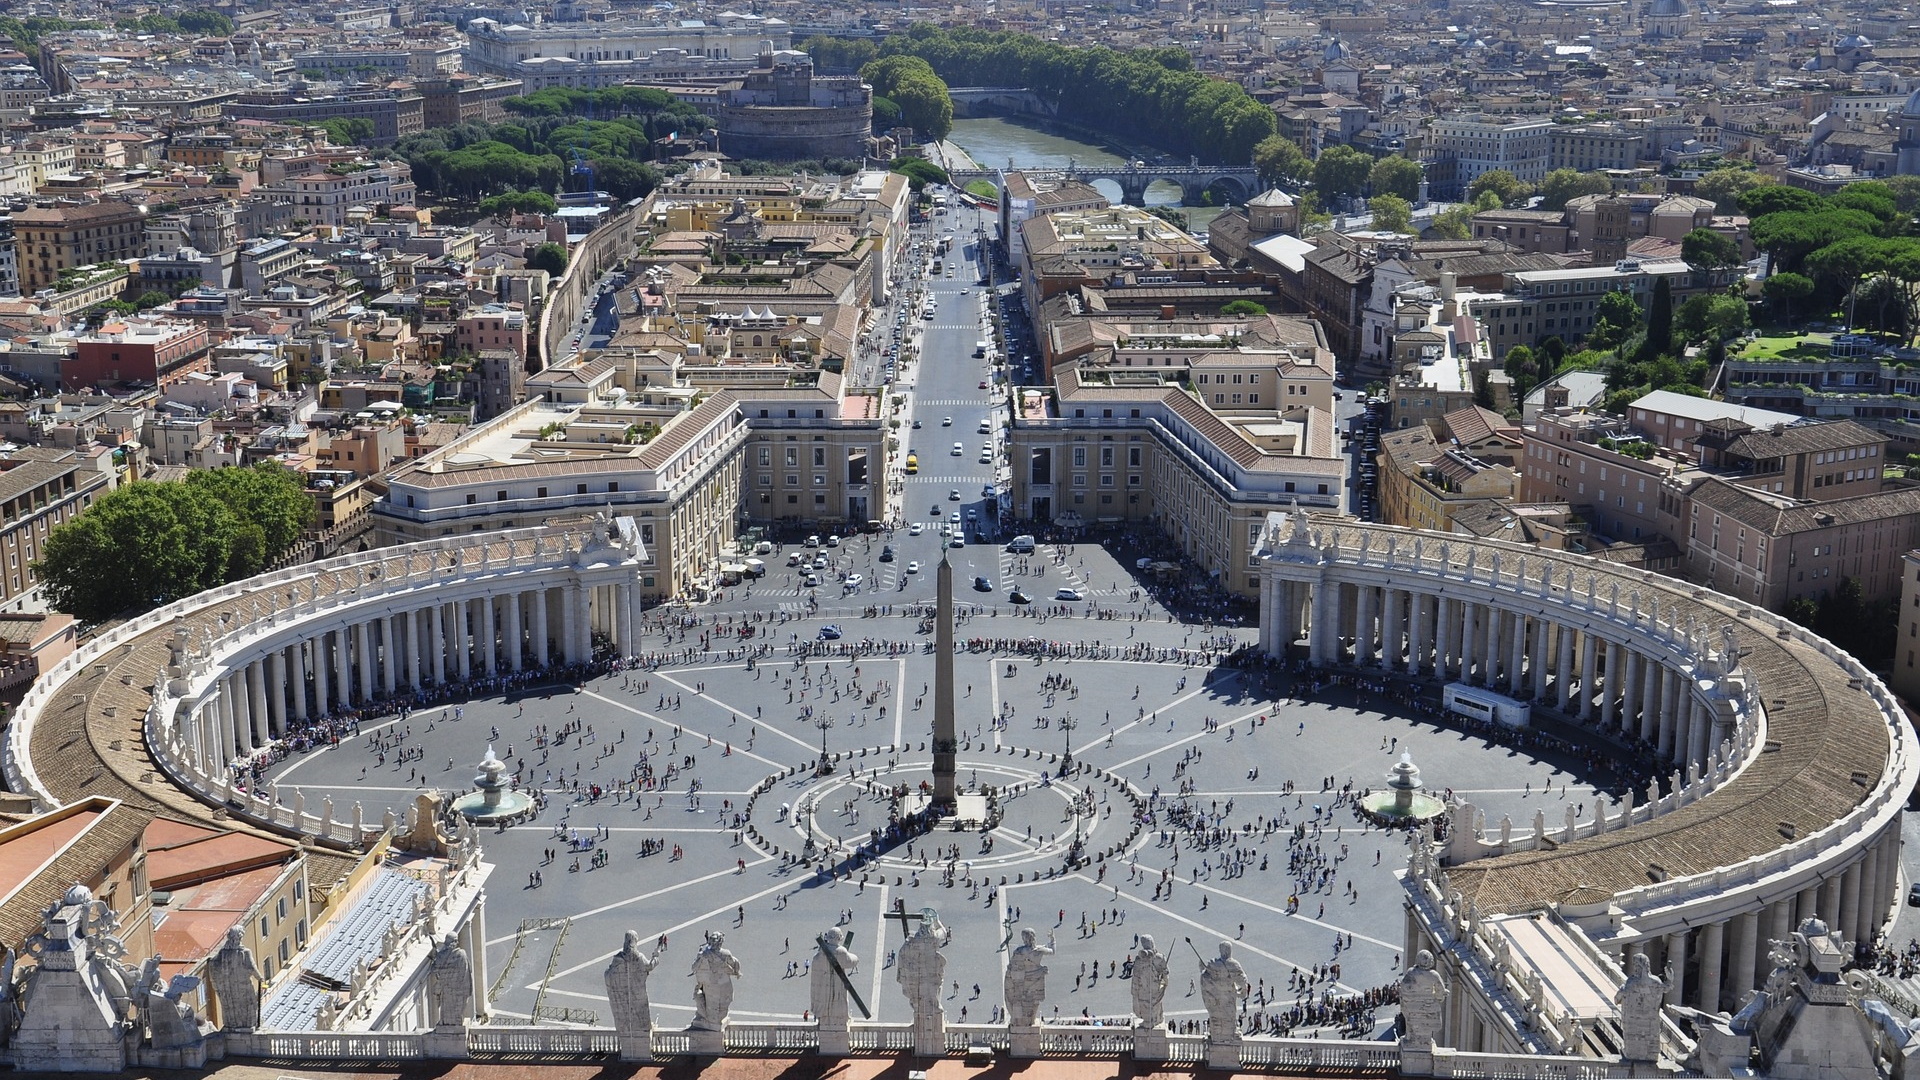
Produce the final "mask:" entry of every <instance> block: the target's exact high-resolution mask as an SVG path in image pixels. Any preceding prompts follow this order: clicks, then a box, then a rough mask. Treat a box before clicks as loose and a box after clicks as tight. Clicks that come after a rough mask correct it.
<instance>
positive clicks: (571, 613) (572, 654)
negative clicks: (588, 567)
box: [560, 581, 587, 664]
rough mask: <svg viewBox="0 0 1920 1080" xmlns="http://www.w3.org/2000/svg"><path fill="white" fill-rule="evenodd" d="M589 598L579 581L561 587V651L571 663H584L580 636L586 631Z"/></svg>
mask: <svg viewBox="0 0 1920 1080" xmlns="http://www.w3.org/2000/svg"><path fill="white" fill-rule="evenodd" d="M586 607H587V599H586V596H585V594H584V593H583V591H582V590H581V588H580V585H579V583H578V582H572V581H569V582H568V583H567V584H565V585H564V586H561V589H560V628H561V629H560V651H561V653H562V654H563V655H564V657H565V659H566V662H567V663H569V664H578V663H583V662H584V659H583V658H582V657H581V655H580V638H581V637H582V636H583V635H584V633H585V631H584V630H583V629H582V627H581V624H582V623H585V622H586V616H587V611H586Z"/></svg>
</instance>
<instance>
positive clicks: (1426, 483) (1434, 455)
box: [1375, 424, 1519, 532]
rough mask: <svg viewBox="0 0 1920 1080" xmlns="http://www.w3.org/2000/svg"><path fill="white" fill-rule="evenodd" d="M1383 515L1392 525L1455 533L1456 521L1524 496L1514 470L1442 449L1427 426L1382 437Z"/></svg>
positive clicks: (1392, 432)
mask: <svg viewBox="0 0 1920 1080" xmlns="http://www.w3.org/2000/svg"><path fill="white" fill-rule="evenodd" d="M1375 462H1376V464H1377V466H1378V468H1379V476H1380V483H1379V490H1380V516H1379V520H1380V521H1381V522H1383V523H1385V524H1388V525H1403V526H1406V527H1407V528H1410V529H1435V530H1438V531H1440V532H1452V531H1454V519H1455V517H1456V516H1458V515H1460V514H1463V513H1465V512H1467V511H1468V510H1469V509H1472V508H1475V507H1480V506H1484V505H1486V504H1490V503H1491V504H1504V503H1507V502H1510V501H1512V500H1513V498H1514V497H1515V496H1516V495H1517V494H1518V493H1519V484H1518V480H1517V477H1516V476H1515V474H1514V470H1513V469H1512V468H1511V467H1509V466H1507V465H1503V464H1497V463H1493V462H1487V461H1483V460H1480V459H1479V458H1476V457H1474V456H1472V455H1471V454H1469V453H1467V452H1465V451H1463V450H1460V449H1458V448H1456V447H1447V446H1442V445H1441V443H1440V442H1439V440H1437V439H1435V438H1434V436H1433V432H1432V431H1431V430H1430V429H1429V428H1428V427H1427V426H1426V425H1424V424H1422V425H1419V426H1416V427H1410V428H1407V429H1405V430H1402V431H1390V432H1387V433H1386V434H1384V435H1382V436H1381V437H1380V452H1379V454H1378V455H1376V456H1375Z"/></svg>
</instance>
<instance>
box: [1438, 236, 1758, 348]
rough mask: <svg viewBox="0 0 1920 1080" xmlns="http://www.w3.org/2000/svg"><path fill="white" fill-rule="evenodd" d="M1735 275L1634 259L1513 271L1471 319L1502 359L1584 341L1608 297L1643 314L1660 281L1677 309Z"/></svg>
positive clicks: (1728, 270)
mask: <svg viewBox="0 0 1920 1080" xmlns="http://www.w3.org/2000/svg"><path fill="white" fill-rule="evenodd" d="M1740 273H1741V271H1740V270H1739V268H1737V267H1728V268H1720V269H1714V270H1695V269H1694V268H1693V267H1691V266H1688V265H1687V264H1686V263H1685V262H1684V261H1682V260H1680V259H1638V258H1625V259H1621V260H1619V261H1617V262H1614V263H1609V264H1605V265H1601V266H1579V267H1570V268H1567V269H1563V270H1517V271H1515V272H1513V273H1511V274H1508V275H1507V276H1506V281H1507V287H1506V290H1505V295H1504V296H1498V297H1493V298H1490V299H1488V300H1486V301H1485V302H1483V303H1476V304H1475V305H1474V306H1473V314H1474V316H1475V317H1477V318H1478V319H1480V321H1481V324H1482V326H1483V327H1485V329H1486V332H1487V334H1488V336H1489V337H1490V338H1491V339H1492V343H1493V351H1494V354H1495V355H1497V356H1505V355H1506V353H1507V350H1508V349H1511V348H1512V347H1513V346H1515V345H1536V344H1538V343H1539V342H1540V341H1542V340H1544V339H1546V338H1549V337H1557V338H1559V339H1561V340H1562V341H1567V342H1573V341H1577V340H1579V339H1580V338H1583V337H1585V336H1586V335H1587V334H1589V333H1591V332H1592V331H1593V324H1594V321H1595V319H1596V318H1597V316H1598V315H1599V309H1600V300H1601V298H1602V297H1604V296H1605V295H1606V294H1607V293H1610V292H1620V291H1626V292H1628V293H1631V294H1632V295H1633V298H1634V300H1635V302H1637V303H1638V304H1639V305H1640V306H1641V309H1642V310H1645V309H1646V307H1647V305H1648V304H1649V303H1650V302H1651V301H1652V299H1653V289H1654V282H1656V281H1657V280H1659V279H1660V278H1663V277H1664V278H1666V279H1668V281H1669V282H1670V283H1671V288H1672V291H1673V303H1674V306H1675V307H1678V306H1679V305H1680V304H1681V303H1682V302H1684V301H1685V300H1686V299H1687V298H1689V297H1691V296H1695V295H1697V294H1700V293H1706V292H1719V291H1722V290H1724V289H1726V287H1727V286H1728V285H1730V284H1732V283H1733V282H1734V281H1736V280H1738V279H1739V277H1740Z"/></svg>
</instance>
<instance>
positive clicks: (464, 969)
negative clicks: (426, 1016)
mask: <svg viewBox="0 0 1920 1080" xmlns="http://www.w3.org/2000/svg"><path fill="white" fill-rule="evenodd" d="M427 999H428V1001H429V1002H430V1003H431V1004H432V1006H433V1009H432V1017H431V1019H432V1020H433V1026H434V1027H437V1028H452V1027H460V1026H462V1025H463V1024H464V1023H465V1021H466V1018H467V1005H468V1003H470V1002H471V1001H472V1000H473V961H472V959H470V958H469V957H468V956H467V950H465V949H463V948H461V947H460V942H459V941H458V940H457V939H456V938H455V937H454V935H452V934H448V935H447V936H446V937H443V938H441V939H440V944H439V945H437V946H435V947H434V950H433V958H432V960H431V961H430V962H429V964H428V966H427Z"/></svg>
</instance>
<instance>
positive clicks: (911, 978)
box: [893, 919, 947, 1024]
mask: <svg viewBox="0 0 1920 1080" xmlns="http://www.w3.org/2000/svg"><path fill="white" fill-rule="evenodd" d="M938 929H939V927H938V925H937V924H936V923H935V922H934V921H933V920H930V919H923V920H921V922H920V927H919V929H917V930H915V931H914V934H913V936H912V937H910V938H908V939H907V943H906V944H905V945H902V946H900V953H899V955H898V956H897V957H896V958H895V959H894V972H893V979H894V981H895V982H897V983H899V984H900V989H901V991H902V992H904V993H905V994H906V995H907V1003H908V1004H909V1005H911V1006H913V1021H914V1023H916V1024H927V1023H933V1024H937V1023H940V1022H941V1021H942V1020H943V1019H944V1017H943V1016H942V1014H941V1011H940V987H941V985H942V983H941V979H942V978H943V977H945V975H946V973H947V957H946V954H945V953H942V952H941V951H940V949H941V947H942V946H944V945H945V944H946V940H945V939H944V938H942V937H941V936H940V935H939V934H938V933H937V930H938Z"/></svg>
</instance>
